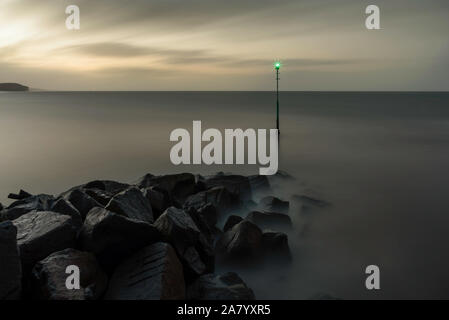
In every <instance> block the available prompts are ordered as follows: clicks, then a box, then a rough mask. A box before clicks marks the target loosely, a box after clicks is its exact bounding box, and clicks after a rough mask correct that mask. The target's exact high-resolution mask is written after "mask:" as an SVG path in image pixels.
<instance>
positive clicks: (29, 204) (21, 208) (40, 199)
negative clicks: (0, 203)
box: [2, 194, 54, 220]
mask: <svg viewBox="0 0 449 320" xmlns="http://www.w3.org/2000/svg"><path fill="white" fill-rule="evenodd" d="M53 201H54V197H53V196H51V195H48V194H39V195H35V196H31V197H27V198H25V199H22V200H18V201H15V202H13V203H12V204H11V205H10V206H9V207H7V208H6V209H4V210H3V211H2V215H3V219H4V220H15V219H17V218H19V217H20V216H22V215H24V214H26V213H28V212H31V211H48V210H50V208H51V205H52V204H53Z"/></svg>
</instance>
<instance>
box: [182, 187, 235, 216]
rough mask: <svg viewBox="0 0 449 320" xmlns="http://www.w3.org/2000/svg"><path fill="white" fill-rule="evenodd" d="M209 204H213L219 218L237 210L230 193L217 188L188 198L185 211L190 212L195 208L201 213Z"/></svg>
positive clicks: (224, 189)
mask: <svg viewBox="0 0 449 320" xmlns="http://www.w3.org/2000/svg"><path fill="white" fill-rule="evenodd" d="M207 204H211V205H213V206H214V207H215V208H216V210H217V213H218V216H223V215H225V214H226V213H228V212H229V211H231V210H233V209H235V208H236V205H235V202H234V201H233V199H232V196H231V194H230V193H229V191H228V190H227V189H226V188H224V187H215V188H212V189H209V190H206V191H201V192H198V193H197V194H194V195H192V196H190V197H188V198H187V200H186V201H185V203H184V209H186V210H189V209H190V208H193V209H195V210H196V211H199V210H201V208H203V207H205V206H206V205H207Z"/></svg>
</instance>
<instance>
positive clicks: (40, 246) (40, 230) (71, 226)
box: [13, 211, 79, 268]
mask: <svg viewBox="0 0 449 320" xmlns="http://www.w3.org/2000/svg"><path fill="white" fill-rule="evenodd" d="M13 222H14V225H15V226H16V227H17V243H18V245H19V249H20V258H21V259H22V265H23V266H24V267H26V268H31V267H32V266H33V265H34V264H35V263H36V262H37V261H39V260H42V259H43V258H45V257H47V256H48V255H49V254H50V253H53V252H56V251H60V250H63V249H66V248H71V247H73V246H74V244H75V238H76V236H77V233H78V230H79V226H77V224H76V223H75V222H74V220H73V218H72V217H70V216H67V215H63V214H60V213H57V212H51V211H33V212H30V213H27V214H24V215H22V216H21V217H19V218H17V219H16V220H14V221H13Z"/></svg>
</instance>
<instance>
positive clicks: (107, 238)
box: [80, 207, 161, 271]
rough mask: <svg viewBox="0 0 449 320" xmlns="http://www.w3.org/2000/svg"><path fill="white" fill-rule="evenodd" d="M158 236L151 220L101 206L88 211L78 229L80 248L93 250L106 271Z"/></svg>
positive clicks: (159, 236)
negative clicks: (81, 225) (126, 214)
mask: <svg viewBox="0 0 449 320" xmlns="http://www.w3.org/2000/svg"><path fill="white" fill-rule="evenodd" d="M160 239H161V235H160V233H159V232H158V230H157V229H156V228H155V227H154V226H152V225H151V224H149V223H147V222H144V221H139V220H134V219H129V218H127V217H126V216H123V215H120V214H117V213H114V212H111V211H109V210H106V209H104V208H101V207H95V208H93V209H92V210H91V211H89V213H88V214H87V217H86V220H84V225H83V227H82V229H81V232H80V241H81V245H82V247H83V250H85V251H89V252H93V253H94V254H95V255H96V256H97V258H98V259H99V261H100V263H101V265H102V266H103V267H104V268H105V269H107V270H106V271H109V270H111V269H112V268H113V267H115V266H116V265H117V263H118V262H120V261H121V259H123V258H125V257H127V256H128V255H130V254H131V253H133V252H135V251H137V250H139V249H141V248H143V247H145V246H147V245H149V244H151V243H154V242H156V241H160Z"/></svg>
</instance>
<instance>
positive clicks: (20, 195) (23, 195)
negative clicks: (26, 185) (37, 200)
mask: <svg viewBox="0 0 449 320" xmlns="http://www.w3.org/2000/svg"><path fill="white" fill-rule="evenodd" d="M31 196H32V194H31V193H28V192H26V191H24V190H22V189H20V191H19V193H18V194H15V193H10V194H9V195H8V198H9V199H14V200H23V199H26V198H28V197H31Z"/></svg>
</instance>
